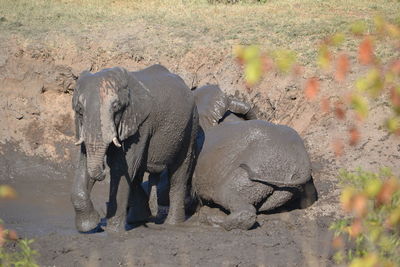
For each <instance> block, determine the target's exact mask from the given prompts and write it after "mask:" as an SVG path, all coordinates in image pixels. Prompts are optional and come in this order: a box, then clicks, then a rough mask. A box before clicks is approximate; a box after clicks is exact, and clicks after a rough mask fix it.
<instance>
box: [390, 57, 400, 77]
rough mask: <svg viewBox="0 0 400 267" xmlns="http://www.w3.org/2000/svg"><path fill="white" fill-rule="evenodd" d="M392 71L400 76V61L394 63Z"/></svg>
mask: <svg viewBox="0 0 400 267" xmlns="http://www.w3.org/2000/svg"><path fill="white" fill-rule="evenodd" d="M390 69H391V71H392V72H394V74H397V75H400V59H399V60H396V61H395V62H393V64H392V65H391V68H390Z"/></svg>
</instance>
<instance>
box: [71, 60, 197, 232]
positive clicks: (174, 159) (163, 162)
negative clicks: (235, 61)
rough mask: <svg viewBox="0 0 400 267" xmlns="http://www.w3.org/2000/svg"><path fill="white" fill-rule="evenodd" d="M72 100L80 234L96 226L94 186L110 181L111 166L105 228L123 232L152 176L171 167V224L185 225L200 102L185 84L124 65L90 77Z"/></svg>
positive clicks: (155, 70) (162, 71) (157, 69)
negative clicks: (131, 206) (77, 152)
mask: <svg viewBox="0 0 400 267" xmlns="http://www.w3.org/2000/svg"><path fill="white" fill-rule="evenodd" d="M72 102H73V103H72V105H73V109H74V110H75V122H76V134H77V138H78V139H79V141H78V142H77V143H76V144H77V145H80V159H79V164H78V167H77V170H76V174H75V178H74V182H73V188H72V194H71V200H72V204H73V206H74V209H75V213H76V217H75V223H76V227H77V229H78V230H79V231H81V232H86V231H90V230H92V229H95V228H96V227H97V226H98V223H99V221H100V217H99V214H98V213H97V211H96V210H95V209H94V207H93V203H92V201H91V199H90V193H91V190H92V187H93V185H94V183H95V182H96V181H101V180H103V179H104V178H105V175H106V172H105V164H107V165H108V166H109V168H110V179H111V180H110V181H111V182H110V202H109V203H110V204H109V206H108V210H107V219H108V220H107V229H110V230H112V231H119V230H122V229H124V227H125V220H126V213H127V207H128V199H129V200H133V201H134V202H133V203H134V205H142V204H143V203H142V202H143V200H147V197H146V195H145V193H144V191H143V189H142V188H141V187H140V186H139V185H140V183H141V180H142V178H143V175H144V172H146V171H147V172H149V173H150V176H152V175H155V176H158V175H159V173H161V172H162V171H163V170H165V169H167V170H168V172H169V174H170V190H169V198H170V200H171V201H170V210H169V214H168V217H167V220H166V222H167V223H169V224H175V223H178V222H181V221H183V220H184V218H185V214H184V197H185V192H186V185H187V181H188V179H189V178H190V176H191V174H192V171H193V164H194V159H195V154H196V152H195V150H196V143H195V140H196V134H197V128H198V113H197V109H196V106H195V103H194V98H193V95H192V93H191V92H190V90H189V88H188V87H187V86H186V85H185V83H184V82H183V80H182V79H181V78H180V77H178V76H177V75H175V74H172V73H170V72H169V71H168V70H167V69H166V68H164V67H163V66H161V65H154V66H151V67H149V68H146V69H144V70H141V71H137V72H128V71H127V70H125V69H123V68H119V67H116V68H111V69H105V70H102V71H100V72H97V73H94V74H92V73H89V72H84V73H82V74H81V75H80V77H79V79H78V81H77V85H76V89H75V91H74V95H73V99H72ZM105 159H106V160H105ZM146 202H147V201H146ZM147 209H148V206H147Z"/></svg>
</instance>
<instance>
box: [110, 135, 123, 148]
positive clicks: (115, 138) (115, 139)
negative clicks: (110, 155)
mask: <svg viewBox="0 0 400 267" xmlns="http://www.w3.org/2000/svg"><path fill="white" fill-rule="evenodd" d="M112 141H113V143H114V145H115V146H116V147H121V144H120V143H119V142H118V138H117V137H114V138H113V140H112Z"/></svg>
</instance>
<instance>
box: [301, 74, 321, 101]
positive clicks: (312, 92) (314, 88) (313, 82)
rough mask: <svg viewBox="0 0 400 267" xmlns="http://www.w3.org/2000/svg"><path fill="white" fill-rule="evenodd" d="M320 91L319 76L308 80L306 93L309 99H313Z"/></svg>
mask: <svg viewBox="0 0 400 267" xmlns="http://www.w3.org/2000/svg"><path fill="white" fill-rule="evenodd" d="M318 92H319V81H318V79H317V78H315V77H312V78H310V79H308V81H307V82H306V88H305V90H304V94H305V96H306V98H307V99H308V100H313V99H315V97H316V96H317V94H318Z"/></svg>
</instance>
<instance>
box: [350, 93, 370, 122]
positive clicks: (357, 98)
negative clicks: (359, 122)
mask: <svg viewBox="0 0 400 267" xmlns="http://www.w3.org/2000/svg"><path fill="white" fill-rule="evenodd" d="M350 105H351V107H352V109H354V111H355V112H356V113H357V114H358V115H359V116H360V118H362V119H364V118H366V117H367V116H368V101H367V99H366V98H365V97H363V96H361V95H356V94H354V95H352V97H351V101H350Z"/></svg>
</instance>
